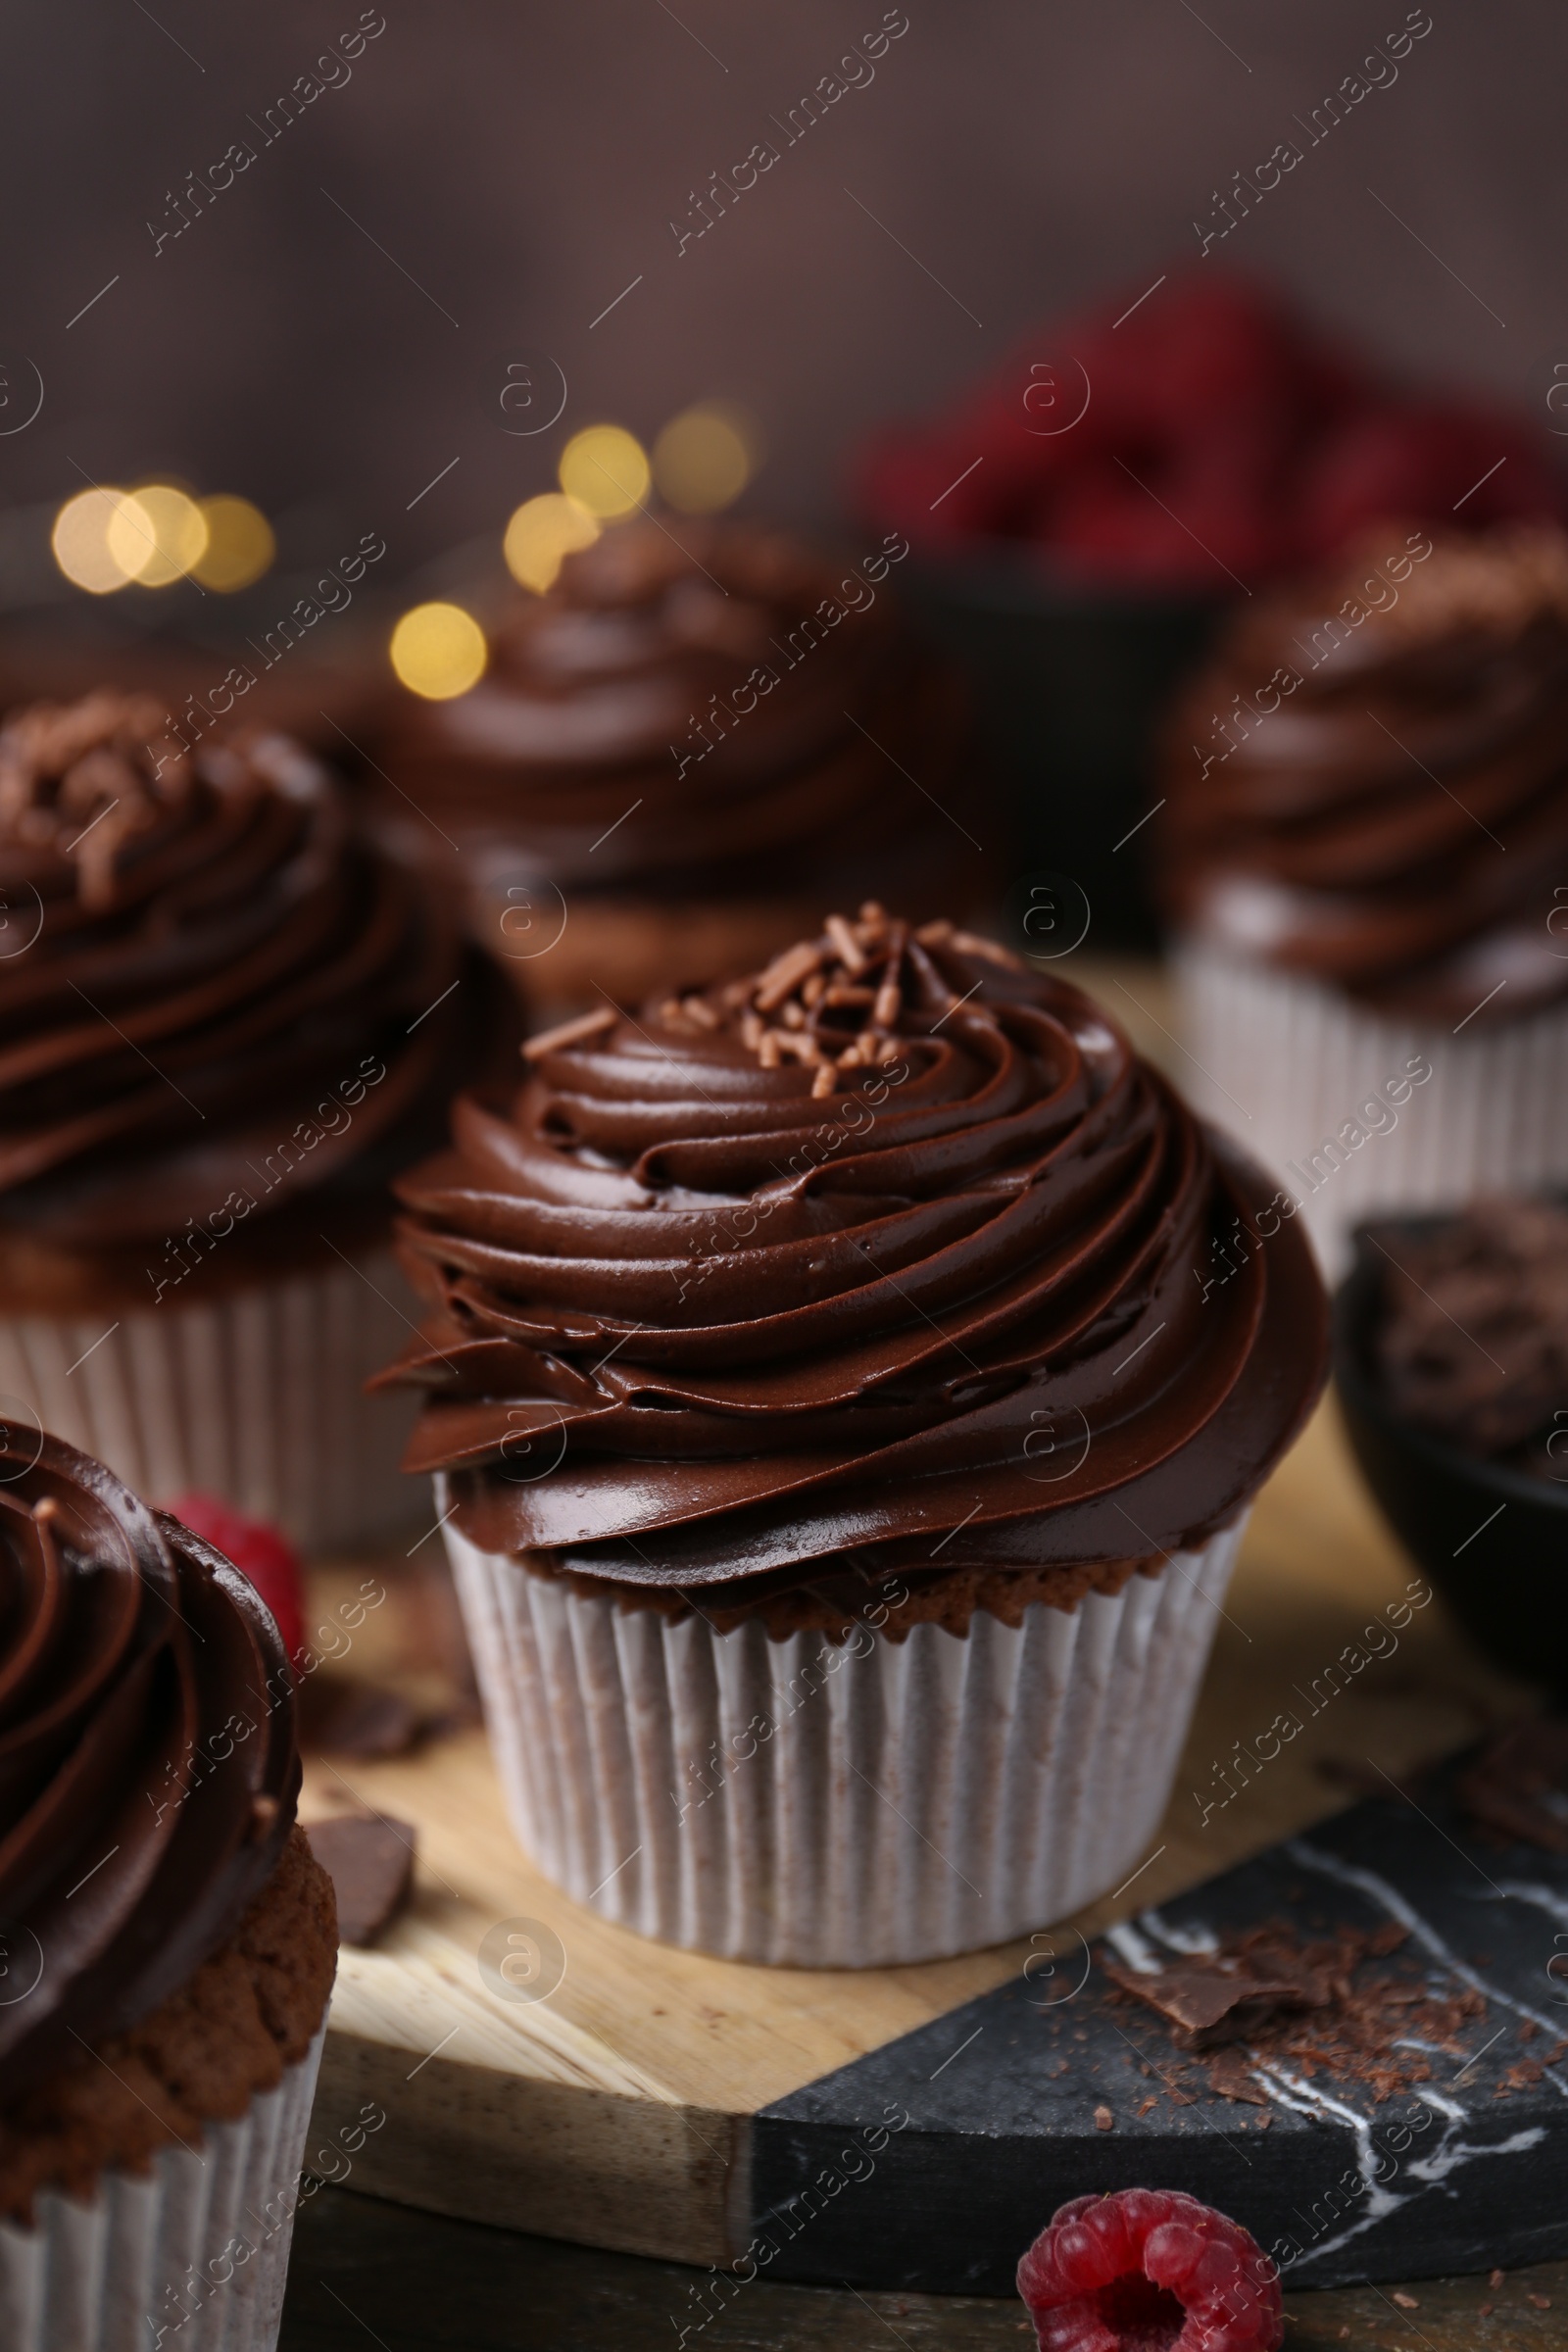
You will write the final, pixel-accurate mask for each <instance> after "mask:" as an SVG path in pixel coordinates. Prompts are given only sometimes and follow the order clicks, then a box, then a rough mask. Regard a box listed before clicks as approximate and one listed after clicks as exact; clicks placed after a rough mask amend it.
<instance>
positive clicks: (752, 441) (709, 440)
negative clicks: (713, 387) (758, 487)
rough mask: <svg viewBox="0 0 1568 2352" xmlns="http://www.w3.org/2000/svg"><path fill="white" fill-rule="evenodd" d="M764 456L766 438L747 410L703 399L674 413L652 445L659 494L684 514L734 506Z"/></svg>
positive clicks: (734, 405) (716, 510)
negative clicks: (678, 412) (763, 442)
mask: <svg viewBox="0 0 1568 2352" xmlns="http://www.w3.org/2000/svg"><path fill="white" fill-rule="evenodd" d="M761 460H762V436H761V432H760V429H759V426H758V424H757V420H756V418H755V417H753V416H752V414H751V412H750V411H749V410H748V409H743V408H740V407H738V406H737V405H736V404H735V403H734V402H732V401H727V400H705V401H700V402H699V403H698V405H697V406H696V407H695V408H691V409H683V410H682V411H681V413H680V415H679V416H678V417H671V418H670V420H669V422H668V424H666V425H665V427H664V429H663V431H662V433H661V434H660V436H659V439H658V440H657V441H656V442H655V443H654V480H655V481H656V482H657V483H658V485H659V494H660V496H661V498H662V499H663V500H664V501H665V502H666V503H667V504H668V505H669V506H672V507H673V508H675V510H676V511H677V513H679V514H681V515H717V514H718V513H720V512H721V510H722V509H723V508H725V507H728V506H732V505H733V504H734V502H735V500H736V499H737V498H739V496H740V494H741V492H742V491H743V490H744V489H745V487H746V485H747V483H748V482H749V481H750V480H751V478H752V476H753V474H754V473H755V472H756V471H757V468H758V466H760V464H761Z"/></svg>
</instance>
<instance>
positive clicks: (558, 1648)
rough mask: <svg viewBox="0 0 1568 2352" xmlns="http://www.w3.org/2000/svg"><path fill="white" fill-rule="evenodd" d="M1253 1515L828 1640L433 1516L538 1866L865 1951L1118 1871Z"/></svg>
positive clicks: (574, 1886) (711, 1941)
mask: <svg viewBox="0 0 1568 2352" xmlns="http://www.w3.org/2000/svg"><path fill="white" fill-rule="evenodd" d="M438 1495H439V1496H440V1507H441V1508H442V1509H443V1510H444V1509H445V1508H446V1498H445V1495H444V1493H442V1492H441V1486H440V1482H438ZM1244 1520H1245V1514H1244ZM1244 1520H1239V1521H1238V1522H1236V1523H1235V1524H1233V1525H1232V1526H1231V1527H1229V1528H1228V1529H1226V1530H1225V1531H1224V1532H1223V1533H1222V1534H1220V1535H1217V1536H1215V1537H1214V1538H1212V1539H1211V1541H1210V1542H1209V1543H1208V1544H1205V1545H1204V1546H1203V1547H1202V1548H1201V1549H1198V1550H1194V1551H1191V1552H1179V1553H1176V1554H1174V1555H1173V1556H1172V1558H1171V1559H1170V1560H1169V1561H1168V1562H1167V1563H1166V1565H1165V1567H1164V1568H1163V1569H1162V1570H1161V1571H1160V1573H1159V1574H1157V1575H1155V1576H1152V1577H1148V1576H1142V1575H1135V1576H1132V1577H1130V1578H1129V1579H1128V1581H1127V1583H1126V1585H1125V1586H1124V1587H1123V1589H1122V1591H1121V1592H1120V1593H1116V1594H1114V1595H1107V1594H1104V1593H1091V1594H1089V1595H1088V1596H1087V1597H1086V1598H1085V1599H1084V1600H1082V1601H1081V1602H1080V1603H1079V1605H1078V1606H1077V1608H1075V1609H1072V1610H1065V1609H1057V1608H1051V1607H1048V1606H1046V1605H1045V1604H1043V1603H1036V1604H1034V1605H1033V1606H1031V1607H1030V1608H1028V1609H1027V1610H1025V1612H1024V1615H1023V1622H1022V1624H1021V1625H1020V1626H1018V1627H1017V1628H1013V1627H1010V1626H1006V1625H1004V1624H1003V1623H1002V1622H1001V1621H1000V1619H998V1618H995V1617H992V1616H989V1615H987V1614H986V1613H985V1612H984V1611H976V1613H975V1615H974V1617H973V1619H972V1621H971V1623H970V1627H969V1630H968V1632H967V1634H966V1635H965V1636H963V1637H962V1638H959V1637H956V1636H955V1635H953V1634H950V1633H948V1632H946V1631H945V1630H944V1629H943V1628H941V1627H940V1626H936V1625H930V1624H927V1625H916V1626H914V1627H912V1628H911V1629H910V1630H909V1632H908V1633H907V1636H906V1637H905V1638H904V1639H903V1640H900V1641H891V1640H888V1639H887V1638H886V1637H885V1636H880V1635H873V1634H872V1633H871V1632H870V1630H869V1628H868V1627H861V1628H860V1629H858V1631H857V1632H855V1633H853V1634H852V1635H851V1637H850V1639H849V1640H848V1641H847V1642H840V1643H833V1642H829V1641H828V1640H827V1639H826V1637H825V1636H824V1635H823V1634H821V1633H799V1634H795V1635H793V1636H791V1637H790V1638H789V1639H788V1640H787V1641H783V1642H773V1641H770V1640H769V1639H768V1637H767V1634H766V1632H765V1630H764V1628H763V1626H762V1624H761V1623H760V1620H757V1619H752V1620H750V1621H748V1622H746V1623H745V1624H743V1625H741V1626H739V1627H737V1628H736V1629H735V1630H734V1631H732V1632H730V1633H724V1634H719V1633H715V1632H713V1631H712V1629H711V1627H710V1626H709V1625H708V1624H707V1623H706V1622H704V1621H703V1620H702V1619H700V1618H695V1617H687V1618H681V1619H678V1620H675V1621H671V1620H670V1619H668V1618H666V1617H664V1616H662V1614H661V1613H660V1612H659V1611H658V1610H656V1609H623V1608H621V1607H619V1606H618V1604H617V1603H616V1602H614V1601H613V1600H612V1599H608V1598H605V1597H602V1596H596V1595H590V1594H585V1593H578V1592H574V1591H573V1590H572V1589H571V1588H570V1587H569V1586H568V1585H567V1584H566V1583H564V1581H562V1580H560V1579H554V1578H549V1577H545V1576H542V1575H539V1574H537V1573H534V1572H532V1571H530V1570H529V1569H528V1568H527V1567H526V1566H524V1565H522V1564H520V1563H519V1562H517V1561H515V1560H514V1559H511V1558H509V1557H507V1556H506V1555H505V1554H499V1553H490V1552H485V1551H481V1550H479V1549H478V1548H477V1547H476V1546H475V1545H474V1544H470V1543H469V1542H468V1541H467V1540H466V1538H465V1537H464V1536H463V1535H462V1534H460V1533H459V1532H458V1530H457V1529H456V1528H455V1527H453V1526H452V1525H450V1524H449V1525H448V1527H447V1529H446V1540H447V1544H448V1549H449V1554H450V1557H451V1560H452V1564H453V1569H454V1573H455V1576H456V1581H457V1588H458V1593H459V1596H460V1599H461V1601H462V1604H463V1609H464V1615H465V1619H466V1625H467V1630H468V1639H469V1642H470V1645H471V1647H472V1650H473V1655H474V1661H475V1665H476V1668H477V1672H478V1677H479V1684H480V1690H481V1693H482V1696H483V1700H484V1707H485V1716H486V1721H487V1724H488V1727H489V1732H490V1737H491V1741H492V1744H493V1747H494V1750H495V1755H496V1760H497V1764H498V1767H499V1770H500V1774H501V1779H502V1783H503V1786H504V1789H505V1791H506V1795H507V1800H508V1804H509V1807H510V1810H511V1814H512V1820H513V1825H514V1828H515V1832H516V1835H517V1838H518V1840H519V1842H520V1843H521V1844H522V1846H523V1847H524V1849H525V1850H526V1851H527V1852H528V1853H529V1854H530V1855H531V1856H532V1857H533V1859H534V1860H535V1861H536V1862H537V1863H538V1864H539V1866H540V1867H541V1869H543V1870H544V1871H545V1872H547V1873H548V1875H549V1876H550V1877H551V1878H552V1879H554V1880H555V1881H556V1882H557V1883H558V1885H560V1886H561V1887H564V1890H565V1891H566V1893H568V1894H569V1895H571V1896H572V1897H573V1899H574V1900H576V1901H578V1902H580V1903H585V1904H587V1905H589V1906H590V1907H591V1908H592V1909H593V1910H595V1911H596V1912H598V1913H600V1914H601V1915H602V1916H603V1917H604V1918H607V1919H611V1920H614V1921H616V1922H617V1923H618V1924H619V1925H620V1926H622V1927H628V1928H635V1929H637V1930H638V1931H639V1932H640V1933H641V1934H643V1935H645V1936H659V1937H661V1938H662V1939H663V1940H664V1941H666V1942H670V1943H677V1944H685V1945H688V1946H692V1947H695V1948H696V1949H698V1950H701V1951H707V1952H712V1953H715V1954H717V1955H718V1956H719V1957H721V1958H724V1959H731V1960H753V1961H765V1962H772V1963H776V1964H779V1965H783V1966H788V1967H796V1968H863V1967H872V1966H888V1965H893V1964H896V1963H899V1962H904V1961H914V1960H933V1959H940V1958H943V1957H946V1956H947V1955H949V1954H951V1953H955V1952H961V1951H967V1950H972V1949H974V1948H976V1947H977V1946H979V1945H982V1944H988V1943H1000V1942H1003V1941H1005V1939H1006V1938H1007V1937H1009V1936H1017V1935H1021V1934H1025V1933H1027V1932H1028V1931H1030V1930H1032V1929H1035V1928H1040V1927H1044V1926H1046V1925H1047V1924H1049V1923H1050V1922H1051V1921H1052V1920H1054V1919H1060V1918H1062V1917H1064V1916H1065V1915H1066V1914H1067V1913H1069V1912H1071V1911H1074V1910H1076V1909H1077V1908H1078V1907H1079V1906H1080V1905H1081V1904H1083V1903H1087V1902H1090V1901H1092V1900H1093V1899H1094V1897H1095V1896H1097V1895H1099V1894H1103V1893H1104V1892H1106V1891H1107V1890H1108V1889H1109V1888H1111V1887H1115V1886H1116V1885H1117V1884H1118V1883H1119V1882H1120V1881H1121V1880H1122V1879H1123V1878H1125V1877H1126V1875H1127V1873H1128V1872H1129V1871H1130V1870H1132V1869H1133V1868H1135V1867H1136V1865H1137V1863H1138V1861H1139V1860H1140V1858H1141V1856H1142V1855H1143V1853H1144V1851H1145V1849H1146V1847H1147V1845H1148V1842H1149V1839H1150V1838H1151V1837H1152V1833H1153V1831H1154V1829H1155V1827H1156V1825H1157V1823H1158V1821H1159V1819H1160V1816H1161V1814H1162V1813H1163V1811H1164V1808H1165V1805H1166V1802H1167V1800H1168V1797H1169V1794H1170V1788H1171V1781H1172V1777H1173V1775H1174V1772H1175V1769H1176V1764H1177V1760H1178V1756H1179V1752H1180V1749H1181V1743H1182V1740H1183V1738H1184V1736H1185V1734H1186V1731H1187V1726H1188V1723H1189V1720H1190V1718H1191V1715H1192V1710H1193V1704H1194V1701H1195V1699H1196V1697H1197V1694H1198V1687H1199V1684H1200V1681H1201V1677H1202V1672H1203V1667H1204V1664H1205V1662H1206V1659H1207V1656H1208V1652H1209V1647H1210V1644H1211V1642H1212V1641H1213V1637H1214V1629H1215V1626H1216V1624H1217V1622H1218V1616H1219V1604H1220V1601H1221V1599H1222V1597H1223V1594H1224V1591H1225V1587H1226V1585H1227V1583H1228V1581H1229V1578H1230V1573H1231V1568H1232V1566H1233V1564H1234V1561H1235V1557H1236V1551H1237V1546H1238V1544H1239V1543H1240V1541H1241V1533H1242V1525H1243V1524H1244Z"/></svg>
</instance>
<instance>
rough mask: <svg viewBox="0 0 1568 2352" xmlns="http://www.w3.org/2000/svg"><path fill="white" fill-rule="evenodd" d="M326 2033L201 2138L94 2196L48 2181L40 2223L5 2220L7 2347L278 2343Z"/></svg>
mask: <svg viewBox="0 0 1568 2352" xmlns="http://www.w3.org/2000/svg"><path fill="white" fill-rule="evenodd" d="M325 2037H326V2029H325V2026H324V2025H323V2026H322V2028H321V2031H320V2032H319V2034H317V2036H316V2039H315V2041H314V2042H313V2043H312V2044H311V2047H310V2049H309V2050H308V2051H307V2052H306V2054H305V2056H304V2057H303V2058H302V2059H301V2060H300V2061H299V2063H298V2065H297V2066H291V2067H288V2068H286V2069H285V2071H284V2074H283V2078H282V2080H281V2082H278V2084H277V2085H276V2087H275V2088H274V2089H272V2090H268V2091H262V2092H259V2093H258V2094H257V2096H256V2097H255V2098H253V2099H252V2101H251V2103H250V2106H249V2107H248V2108H247V2110H246V2112H245V2114H244V2115H243V2116H241V2117H240V2118H239V2119H238V2121H237V2122H234V2123H226V2124H224V2123H219V2124H209V2125H208V2126H207V2128H206V2130H205V2131H204V2132H203V2134H202V2139H201V2144H200V2146H199V2147H192V2148H185V2147H172V2148H164V2149H162V2150H160V2152H159V2154H158V2155H157V2156H156V2157H155V2158H154V2159H153V2162H152V2164H151V2166H150V2168H149V2170H148V2171H147V2173H146V2174H145V2175H144V2176H138V2175H135V2174H131V2173H123V2172H109V2173H106V2174H104V2176H103V2178H102V2180H100V2181H99V2184H98V2188H97V2191H96V2193H95V2194H94V2195H93V2197H92V2198H91V2199H90V2200H89V2201H88V2202H86V2203H81V2202H79V2201H78V2200H77V2199H76V2198H74V2197H68V2196H64V2195H62V2194H60V2193H59V2192H58V2191H57V2190H54V2189H49V2190H45V2191H44V2192H43V2193H42V2194H41V2195H40V2196H38V2197H37V2199H36V2200H35V2207H34V2218H33V2225H32V2227H31V2228H30V2229H24V2228H22V2227H21V2226H20V2225H19V2224H17V2223H15V2222H0V2344H3V2345H4V2346H5V2352H156V2348H157V2347H158V2346H165V2347H169V2348H171V2352H172V2348H174V2347H177V2352H271V2348H272V2346H273V2345H274V2344H275V2343H276V2342H277V2331H278V2324H279V2320H280V2318H281V2315H282V2310H283V2286H284V2281H285V2279H286V2278H287V2275H288V2250H289V2240H290V2238H291V2237H292V2235H293V2229H294V2211H295V2207H296V2205H297V2203H298V2200H299V2187H298V2182H299V2173H300V2161H301V2158H302V2156H303V2155H304V2152H305V2137H306V2133H307V2131H308V2130H309V2128H310V2120H311V2101H312V2099H313V2098H314V2097H315V2095H316V2076H317V2070H318V2068H319V2064H320V2058H321V2044H322V2042H323V2040H324V2039H325Z"/></svg>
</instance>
